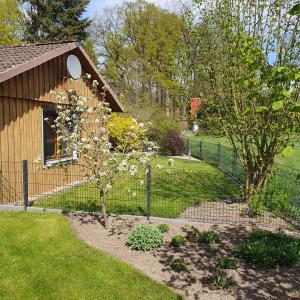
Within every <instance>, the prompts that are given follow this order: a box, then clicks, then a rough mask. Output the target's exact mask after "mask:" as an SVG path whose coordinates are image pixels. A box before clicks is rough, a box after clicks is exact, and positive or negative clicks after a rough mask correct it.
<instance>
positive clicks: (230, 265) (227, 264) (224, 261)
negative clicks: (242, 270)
mask: <svg viewBox="0 0 300 300" xmlns="http://www.w3.org/2000/svg"><path fill="white" fill-rule="evenodd" d="M217 267H218V268H220V269H236V267H237V261H236V260H234V259H231V258H229V257H227V256H223V257H222V258H220V259H219V261H218V263H217Z"/></svg>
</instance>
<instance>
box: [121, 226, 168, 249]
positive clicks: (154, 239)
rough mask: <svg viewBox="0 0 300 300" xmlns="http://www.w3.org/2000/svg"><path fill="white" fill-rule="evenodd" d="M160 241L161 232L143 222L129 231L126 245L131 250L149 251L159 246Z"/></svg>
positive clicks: (161, 238) (161, 240)
mask: <svg viewBox="0 0 300 300" xmlns="http://www.w3.org/2000/svg"><path fill="white" fill-rule="evenodd" d="M162 243H163V236H162V233H161V232H160V231H159V230H158V229H157V228H156V227H153V226H150V225H148V224H143V225H139V226H137V227H136V228H134V229H133V230H132V231H131V232H130V233H129V235H128V239H127V242H126V245H127V246H130V247H131V249H133V250H139V251H149V250H152V249H154V248H157V247H160V246H161V245H162Z"/></svg>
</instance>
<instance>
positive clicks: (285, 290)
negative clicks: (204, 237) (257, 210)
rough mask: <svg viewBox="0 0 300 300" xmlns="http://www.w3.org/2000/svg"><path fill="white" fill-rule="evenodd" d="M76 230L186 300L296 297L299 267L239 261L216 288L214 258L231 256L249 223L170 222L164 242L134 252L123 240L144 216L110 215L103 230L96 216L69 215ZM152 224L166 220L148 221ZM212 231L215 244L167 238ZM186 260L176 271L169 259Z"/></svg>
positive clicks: (89, 242)
mask: <svg viewBox="0 0 300 300" xmlns="http://www.w3.org/2000/svg"><path fill="white" fill-rule="evenodd" d="M69 217H70V220H71V223H72V226H73V228H74V231H75V232H76V233H77V235H78V236H79V237H80V238H81V239H82V240H84V241H85V242H86V243H87V244H89V245H91V246H94V247H96V248H97V249H99V250H103V251H104V252H106V253H108V254H110V255H112V256H115V257H117V258H119V259H121V260H123V261H125V262H127V263H129V264H131V265H133V266H134V267H135V268H137V269H139V270H141V271H143V272H144V273H145V274H147V275H148V276H150V277H151V278H153V279H155V280H158V281H160V282H163V283H165V284H167V285H169V286H170V287H172V288H173V289H175V290H176V291H177V292H179V293H181V294H183V295H184V296H186V298H187V299H210V300H211V299H299V297H300V286H299V282H300V265H299V263H298V264H296V265H295V266H293V267H289V268H287V267H276V268H274V269H269V270H265V269H261V268H257V267H253V266H251V265H249V264H248V263H246V262H243V261H242V260H239V263H238V267H237V268H236V269H235V270H227V271H226V272H228V273H229V275H232V276H233V278H234V281H235V283H234V285H232V286H231V287H230V288H228V289H226V290H220V289H217V288H216V287H215V286H214V285H212V284H211V283H209V281H208V278H209V277H210V276H211V275H212V273H213V272H214V271H215V269H216V264H217V261H218V260H219V259H220V257H222V256H224V255H226V256H228V257H233V249H234V248H235V246H236V245H237V244H238V243H240V242H241V241H242V239H243V238H244V237H245V235H246V234H247V232H249V231H250V230H251V228H250V227H240V226H239V227H237V226H230V225H208V224H201V223H189V224H185V223H183V222H181V221H178V220H177V221H169V223H168V224H169V226H170V230H169V231H168V232H166V233H164V244H163V246H161V247H160V248H158V249H156V250H153V251H150V252H138V251H134V250H131V249H130V248H128V247H127V246H126V245H125V244H126V240H127V236H128V233H129V231H130V230H131V229H132V228H134V227H135V226H136V225H138V224H142V223H147V221H146V220H144V219H141V218H134V217H110V228H109V230H105V229H104V228H103V227H102V225H101V224H100V223H99V221H98V218H97V217H96V216H94V215H87V214H70V215H69ZM150 223H151V224H153V225H158V224H161V223H166V221H165V220H164V221H163V222H160V221H159V220H157V219H156V220H151V222H150ZM210 229H214V230H216V231H218V232H219V233H220V241H219V242H217V243H215V244H212V245H210V244H199V242H195V241H194V242H193V241H192V240H189V241H188V242H187V243H186V245H184V246H182V247H179V248H175V247H173V246H171V244H170V241H171V238H172V237H173V236H174V235H177V234H181V235H183V236H187V234H188V232H191V231H199V232H202V231H205V230H210ZM178 259H180V260H184V261H185V262H186V263H187V265H188V270H187V271H184V272H175V271H173V270H172V269H171V267H170V263H171V262H172V261H174V260H178Z"/></svg>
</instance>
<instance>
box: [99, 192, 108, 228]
mask: <svg viewBox="0 0 300 300" xmlns="http://www.w3.org/2000/svg"><path fill="white" fill-rule="evenodd" d="M104 196H105V193H104V191H102V190H101V191H100V209H101V213H102V217H103V221H104V227H105V229H108V216H107V212H106V207H105V198H104Z"/></svg>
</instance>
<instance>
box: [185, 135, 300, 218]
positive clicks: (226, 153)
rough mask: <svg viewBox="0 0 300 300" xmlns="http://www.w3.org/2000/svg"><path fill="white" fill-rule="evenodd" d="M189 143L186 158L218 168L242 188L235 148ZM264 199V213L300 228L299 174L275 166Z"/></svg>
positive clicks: (285, 166) (295, 170)
mask: <svg viewBox="0 0 300 300" xmlns="http://www.w3.org/2000/svg"><path fill="white" fill-rule="evenodd" d="M186 143H187V152H186V154H188V155H190V156H192V157H194V158H197V159H200V160H202V161H204V162H206V163H208V164H210V165H213V166H215V167H217V168H219V169H220V170H222V171H223V172H224V173H225V174H227V175H229V176H230V177H232V178H233V179H234V180H236V181H237V182H238V183H240V184H243V182H244V179H245V173H244V169H243V166H242V165H241V163H240V161H239V160H238V157H237V154H236V152H235V151H234V150H233V149H232V148H230V147H226V146H223V145H221V144H213V143H208V142H204V141H202V140H200V141H195V140H191V139H186ZM261 197H263V206H264V209H265V210H267V211H269V212H272V216H280V217H281V218H283V219H286V220H289V221H292V222H294V223H296V224H300V170H297V169H294V168H292V167H291V166H288V165H283V164H280V163H277V162H276V163H275V164H274V167H273V170H272V173H271V174H268V176H267V185H266V187H265V188H264V190H263V191H262V195H261ZM242 214H243V213H242ZM268 219H269V218H267V220H268ZM267 222H272V220H271V221H270V220H268V221H267Z"/></svg>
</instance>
